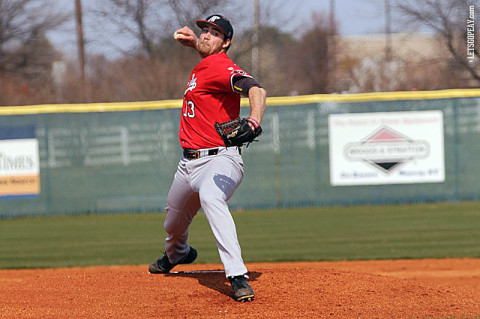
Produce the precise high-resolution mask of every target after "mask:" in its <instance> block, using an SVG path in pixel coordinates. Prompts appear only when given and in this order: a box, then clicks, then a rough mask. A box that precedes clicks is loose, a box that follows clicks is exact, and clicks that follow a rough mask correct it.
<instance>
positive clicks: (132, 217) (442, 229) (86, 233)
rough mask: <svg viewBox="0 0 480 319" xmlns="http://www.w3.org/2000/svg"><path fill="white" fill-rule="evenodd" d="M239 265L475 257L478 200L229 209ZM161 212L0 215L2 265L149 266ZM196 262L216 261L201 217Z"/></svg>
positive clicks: (195, 228)
mask: <svg viewBox="0 0 480 319" xmlns="http://www.w3.org/2000/svg"><path fill="white" fill-rule="evenodd" d="M233 215H234V218H235V222H236V224H237V231H238V236H239V239H240V244H241V246H242V249H243V256H244V260H245V262H271V261H304V260H311V261H319V260H358V259H398V258H447V257H480V203H477V202H467V203H440V204H422V205H398V206H357V207H323V208H299V209H284V210H265V211H244V212H234V213H233ZM164 219H165V214H164V213H158V214H118V215H90V216H73V217H72V216H70V217H68V216H65V217H43V218H25V219H13V220H0V243H1V246H0V268H36V267H69V266H88V265H121V264H148V263H150V262H152V261H153V260H155V259H156V258H157V257H158V256H160V254H161V251H162V250H163V248H164V239H165V237H166V234H165V232H164V230H163V221H164ZM189 241H190V244H191V245H192V246H193V247H195V248H197V250H198V251H199V257H198V259H197V262H198V263H219V262H220V259H219V257H218V252H217V250H216V246H215V241H214V239H213V235H212V233H211V231H210V228H209V226H208V224H207V221H206V219H205V216H204V214H203V213H202V212H200V213H199V214H198V215H197V217H196V218H195V219H194V221H193V223H192V225H191V228H190V240H189Z"/></svg>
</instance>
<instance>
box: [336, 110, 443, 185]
mask: <svg viewBox="0 0 480 319" xmlns="http://www.w3.org/2000/svg"><path fill="white" fill-rule="evenodd" d="M328 133H329V159H330V183H331V185H332V186H347V185H378V184H410V183H441V182H443V181H444V180H445V163H444V142H443V113H442V112H441V111H421V112H379V113H348V114H330V115H329V116H328Z"/></svg>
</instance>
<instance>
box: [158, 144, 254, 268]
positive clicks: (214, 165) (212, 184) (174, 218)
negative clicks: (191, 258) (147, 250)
mask: <svg viewBox="0 0 480 319" xmlns="http://www.w3.org/2000/svg"><path fill="white" fill-rule="evenodd" d="M243 173H244V166H243V160H242V156H241V155H240V153H239V150H238V149H237V148H236V147H230V148H220V150H219V152H218V154H217V155H211V156H205V157H201V158H198V159H186V158H185V157H183V156H182V158H181V160H180V162H179V164H178V168H177V172H176V173H175V178H174V181H173V183H172V186H171V187H170V191H169V193H168V197H167V208H166V211H167V217H166V219H165V224H164V228H165V231H166V232H167V234H168V237H167V239H166V244H165V249H166V253H167V256H168V258H169V260H170V262H171V263H177V262H178V261H179V260H180V259H182V258H183V257H184V256H185V255H186V254H187V253H188V251H189V250H190V246H189V245H188V243H187V239H188V227H189V226H190V223H191V222H192V220H193V218H194V217H195V215H196V214H197V212H198V210H199V209H200V207H201V208H203V211H204V213H205V216H206V217H207V220H208V223H209V224H210V228H211V229H212V232H213V236H214V237H215V241H216V243H217V248H218V252H219V254H220V259H221V261H222V264H223V267H224V269H225V275H226V276H227V277H230V276H238V275H243V274H245V273H247V268H246V267H245V264H244V262H243V259H242V252H241V248H240V244H239V242H238V238H237V231H236V227H235V222H234V220H233V218H232V215H231V214H230V211H229V209H228V206H227V201H228V200H229V199H230V197H232V195H233V193H234V191H235V190H236V189H237V187H238V185H240V182H241V181H242V178H243Z"/></svg>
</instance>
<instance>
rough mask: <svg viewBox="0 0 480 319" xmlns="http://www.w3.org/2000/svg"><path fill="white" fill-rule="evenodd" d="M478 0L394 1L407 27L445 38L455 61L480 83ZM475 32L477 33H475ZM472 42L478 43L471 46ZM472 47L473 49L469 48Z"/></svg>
mask: <svg viewBox="0 0 480 319" xmlns="http://www.w3.org/2000/svg"><path fill="white" fill-rule="evenodd" d="M478 2H479V1H478V0H394V7H395V8H396V9H397V10H398V11H399V12H400V13H401V14H402V15H403V17H404V18H405V22H406V23H407V24H408V25H416V26H424V27H428V28H430V29H432V30H433V31H434V32H436V33H437V34H439V35H440V36H441V38H442V39H443V43H444V45H445V47H446V48H447V49H448V51H449V53H450V55H451V57H452V60H453V61H454V63H455V64H456V65H458V66H459V67H460V68H461V69H463V70H465V71H466V72H467V73H468V74H469V75H470V77H471V78H473V79H475V80H476V81H480V63H479V60H478V59H479V58H480V55H479V51H478V49H477V48H476V47H475V46H478V45H480V36H479V34H480V33H479V32H478V30H479V28H480V19H479V18H478V17H479V16H480V4H479V3H478ZM472 30H475V32H472ZM472 43H475V45H473V47H472V45H471V44H472ZM469 44H470V46H469Z"/></svg>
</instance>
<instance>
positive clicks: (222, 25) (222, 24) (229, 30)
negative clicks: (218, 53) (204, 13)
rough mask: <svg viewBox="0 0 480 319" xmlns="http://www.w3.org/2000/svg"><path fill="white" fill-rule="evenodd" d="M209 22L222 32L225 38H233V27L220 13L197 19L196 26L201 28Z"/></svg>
mask: <svg viewBox="0 0 480 319" xmlns="http://www.w3.org/2000/svg"><path fill="white" fill-rule="evenodd" d="M207 24H210V25H213V26H215V27H217V28H218V29H220V31H222V32H223V34H225V36H226V37H227V39H229V40H232V38H233V27H232V24H231V23H230V21H229V20H228V19H227V18H225V17H224V16H222V15H220V14H212V15H211V16H209V17H208V18H206V19H205V20H197V26H198V27H200V28H203V27H204V26H205V25H207Z"/></svg>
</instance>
